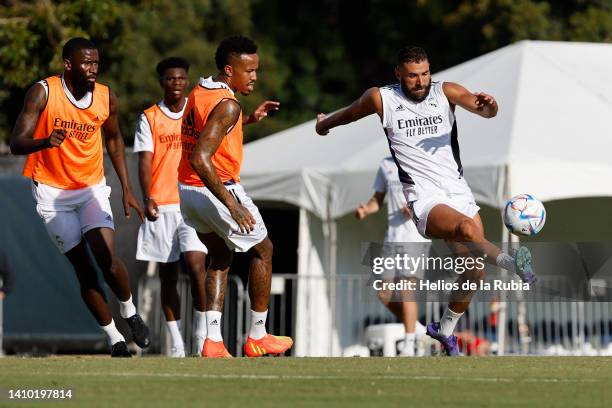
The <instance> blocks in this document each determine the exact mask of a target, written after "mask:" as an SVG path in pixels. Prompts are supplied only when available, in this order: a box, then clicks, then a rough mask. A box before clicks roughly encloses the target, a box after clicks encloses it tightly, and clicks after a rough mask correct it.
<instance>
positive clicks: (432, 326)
mask: <svg viewBox="0 0 612 408" xmlns="http://www.w3.org/2000/svg"><path fill="white" fill-rule="evenodd" d="M427 335H428V336H429V337H431V338H432V339H434V340H438V341H439V342H440V344H442V346H443V347H444V351H446V354H447V355H448V356H451V357H456V356H458V355H459V347H457V337H456V336H454V335H452V334H451V335H450V336H448V337H446V336H445V335H443V334H441V333H440V323H439V322H433V323H429V324H428V325H427Z"/></svg>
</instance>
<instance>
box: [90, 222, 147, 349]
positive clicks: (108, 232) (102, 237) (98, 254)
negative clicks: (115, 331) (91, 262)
mask: <svg viewBox="0 0 612 408" xmlns="http://www.w3.org/2000/svg"><path fill="white" fill-rule="evenodd" d="M85 238H86V239H87V243H88V244H89V247H90V248H91V251H92V252H93V254H94V257H95V258H96V262H97V263H98V266H99V267H100V269H101V270H102V274H103V275H104V280H105V281H106V283H107V284H108V286H109V287H110V288H111V290H112V291H113V293H114V294H115V296H117V299H119V312H120V314H121V317H122V318H123V320H125V322H126V323H127V324H128V326H129V327H130V330H131V331H132V339H133V340H134V343H136V344H137V345H138V347H140V348H146V347H149V344H151V339H150V335H149V328H148V327H147V325H146V324H145V322H144V321H143V320H142V317H140V315H139V314H138V313H137V312H136V306H134V303H133V302H132V293H131V291H130V283H129V279H128V273H127V269H126V267H125V265H124V264H123V262H121V260H120V259H119V258H118V257H117V256H116V255H115V232H114V231H113V230H112V229H110V228H94V229H92V230H90V231H87V232H86V233H85Z"/></svg>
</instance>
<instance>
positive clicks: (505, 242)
mask: <svg viewBox="0 0 612 408" xmlns="http://www.w3.org/2000/svg"><path fill="white" fill-rule="evenodd" d="M503 183H504V198H506V199H507V198H508V196H509V195H510V166H509V165H507V164H506V165H505V166H504V180H503ZM509 241H510V231H508V228H506V226H505V225H504V223H503V220H502V235H501V244H502V250H504V251H506V252H508V250H509V249H510V242H509ZM506 275H507V273H506V270H505V269H502V270H501V278H502V281H504V280H506ZM498 302H499V308H498V309H497V355H498V356H503V355H504V354H505V352H506V320H507V309H506V308H507V307H508V305H507V304H506V302H505V301H504V300H503V299H499V301H498Z"/></svg>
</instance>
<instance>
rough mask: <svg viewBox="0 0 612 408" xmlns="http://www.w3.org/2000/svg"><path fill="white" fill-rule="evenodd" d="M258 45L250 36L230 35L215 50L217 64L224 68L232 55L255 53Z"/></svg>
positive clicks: (219, 67) (218, 66) (221, 68)
mask: <svg viewBox="0 0 612 408" xmlns="http://www.w3.org/2000/svg"><path fill="white" fill-rule="evenodd" d="M256 52H257V45H256V44H255V43H254V42H253V40H251V39H250V38H247V37H243V36H234V37H228V38H226V39H224V40H223V41H221V44H219V47H217V51H216V52H215V64H216V65H217V68H218V69H219V71H222V70H223V67H225V66H226V65H227V63H228V61H229V58H230V57H231V56H232V55H241V54H255V53H256Z"/></svg>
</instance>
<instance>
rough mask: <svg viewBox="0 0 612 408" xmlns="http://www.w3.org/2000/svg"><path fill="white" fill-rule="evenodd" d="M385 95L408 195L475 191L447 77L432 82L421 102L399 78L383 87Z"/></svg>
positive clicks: (387, 123) (387, 124)
mask: <svg viewBox="0 0 612 408" xmlns="http://www.w3.org/2000/svg"><path fill="white" fill-rule="evenodd" d="M380 95H381V98H382V103H383V119H382V125H383V128H384V130H385V134H386V135H387V140H388V142H389V148H390V150H391V156H392V157H393V160H394V161H395V164H396V165H397V167H398V171H399V179H400V181H401V182H402V184H403V185H404V193H405V194H406V197H407V199H408V200H409V201H414V200H417V199H419V198H420V197H421V198H422V197H423V196H424V195H428V194H431V193H434V192H442V193H446V194H449V195H454V194H466V193H468V194H470V195H471V191H470V188H469V186H468V184H467V183H466V181H465V179H464V178H463V168H462V166H461V160H460V158H459V144H458V141H457V126H456V123H455V115H454V113H453V111H452V109H451V106H450V104H449V102H448V99H447V98H446V95H444V91H443V89H442V82H432V84H431V88H430V91H429V95H427V97H426V98H425V99H424V100H423V101H421V102H415V101H412V100H411V99H409V98H408V97H406V96H405V95H404V92H403V91H402V88H401V86H400V84H399V83H398V84H395V85H388V86H385V87H381V88H380Z"/></svg>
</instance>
